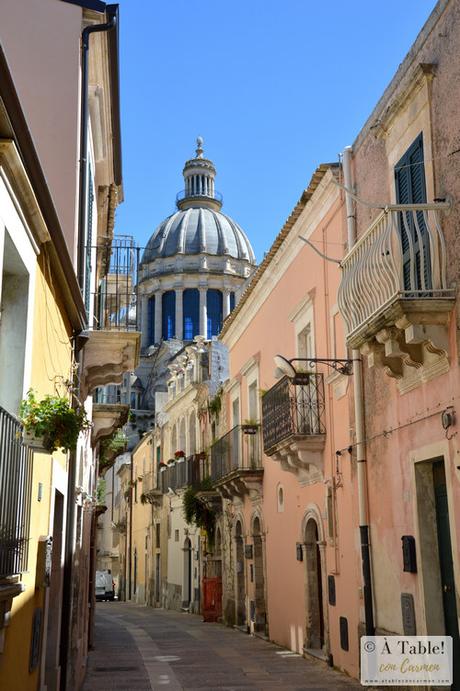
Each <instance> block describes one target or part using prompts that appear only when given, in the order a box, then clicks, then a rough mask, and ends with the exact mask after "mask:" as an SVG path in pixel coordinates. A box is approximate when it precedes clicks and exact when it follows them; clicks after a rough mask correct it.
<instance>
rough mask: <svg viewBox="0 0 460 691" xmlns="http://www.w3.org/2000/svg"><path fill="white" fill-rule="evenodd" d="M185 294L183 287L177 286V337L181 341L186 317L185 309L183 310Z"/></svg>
mask: <svg viewBox="0 0 460 691" xmlns="http://www.w3.org/2000/svg"><path fill="white" fill-rule="evenodd" d="M183 294H184V291H183V289H182V288H176V338H178V339H179V340H180V341H182V339H183V337H184V329H183V319H184V310H183V302H182V300H183Z"/></svg>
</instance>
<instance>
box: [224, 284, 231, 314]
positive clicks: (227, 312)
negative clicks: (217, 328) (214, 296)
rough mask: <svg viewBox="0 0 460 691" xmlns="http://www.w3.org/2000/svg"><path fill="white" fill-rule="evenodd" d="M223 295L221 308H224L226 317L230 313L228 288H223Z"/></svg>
mask: <svg viewBox="0 0 460 691" xmlns="http://www.w3.org/2000/svg"><path fill="white" fill-rule="evenodd" d="M222 295H223V303H224V304H223V309H224V319H226V318H227V317H228V315H229V314H230V290H229V289H228V288H224V289H223V291H222Z"/></svg>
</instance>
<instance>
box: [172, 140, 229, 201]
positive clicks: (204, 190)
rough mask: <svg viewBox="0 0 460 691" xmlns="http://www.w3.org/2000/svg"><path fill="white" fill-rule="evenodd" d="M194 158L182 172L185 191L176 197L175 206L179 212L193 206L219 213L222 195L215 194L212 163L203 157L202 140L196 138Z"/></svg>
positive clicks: (214, 173)
mask: <svg viewBox="0 0 460 691" xmlns="http://www.w3.org/2000/svg"><path fill="white" fill-rule="evenodd" d="M196 143H197V148H196V156H195V158H191V159H189V160H188V161H186V163H185V166H184V170H183V171H182V173H183V176H184V183H185V189H184V190H182V192H179V194H178V195H177V197H176V204H177V207H178V209H180V210H181V211H183V210H185V209H189V208H191V207H194V206H197V205H199V206H201V207H207V208H209V209H214V210H215V211H219V209H220V208H221V206H222V195H221V194H220V193H219V192H216V189H215V186H214V178H215V177H216V169H215V167H214V163H213V162H212V161H210V160H209V159H207V158H204V157H203V153H204V150H203V138H202V137H197V140H196Z"/></svg>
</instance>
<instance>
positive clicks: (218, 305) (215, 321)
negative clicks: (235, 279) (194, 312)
mask: <svg viewBox="0 0 460 691" xmlns="http://www.w3.org/2000/svg"><path fill="white" fill-rule="evenodd" d="M206 303H207V311H208V338H211V337H212V336H217V335H218V334H219V332H220V330H221V328H222V316H223V306H224V301H223V296H222V292H221V291H220V290H208V294H207V299H206Z"/></svg>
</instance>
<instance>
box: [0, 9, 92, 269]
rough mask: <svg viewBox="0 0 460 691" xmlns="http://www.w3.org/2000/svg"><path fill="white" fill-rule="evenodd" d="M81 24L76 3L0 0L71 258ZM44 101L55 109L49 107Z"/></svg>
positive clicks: (19, 85) (9, 51) (18, 81)
mask: <svg viewBox="0 0 460 691" xmlns="http://www.w3.org/2000/svg"><path fill="white" fill-rule="evenodd" d="M25 16H27V21H24V17H25ZM81 24H82V10H81V8H80V7H77V6H76V5H71V4H68V3H65V2H55V0H4V2H2V21H1V25H0V43H1V44H2V46H3V49H4V51H5V54H6V56H7V59H8V64H9V67H10V71H11V73H12V74H13V78H14V83H15V87H16V90H17V92H18V95H19V98H20V101H21V105H22V108H23V110H24V114H25V117H26V120H27V123H28V126H29V129H30V132H31V135H32V138H33V140H34V144H35V147H36V149H37V152H38V156H39V158H40V162H41V165H42V167H43V170H44V173H45V177H46V179H47V182H48V185H49V189H50V192H51V196H52V198H53V201H54V204H55V206H56V210H57V213H58V216H59V219H60V222H61V225H62V229H63V231H64V235H65V238H66V241H67V244H68V246H69V251H70V253H71V256H73V242H74V228H75V213H76V209H75V200H76V194H75V193H76V188H77V159H78V156H77V147H78V104H79V60H80V56H79V55H80V34H81V30H82V26H81ZM25 46H26V47H27V49H25ZM50 104H54V105H55V107H54V108H50Z"/></svg>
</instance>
